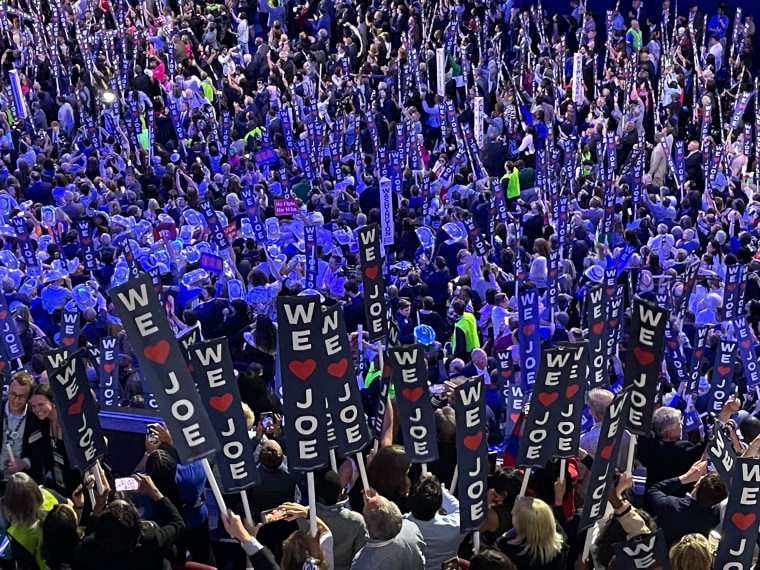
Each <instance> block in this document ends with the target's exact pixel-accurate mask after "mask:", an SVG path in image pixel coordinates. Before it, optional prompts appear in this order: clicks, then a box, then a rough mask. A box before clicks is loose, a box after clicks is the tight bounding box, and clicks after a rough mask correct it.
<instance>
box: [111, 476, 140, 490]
mask: <svg viewBox="0 0 760 570" xmlns="http://www.w3.org/2000/svg"><path fill="white" fill-rule="evenodd" d="M114 485H115V486H116V490H117V491H137V487H139V486H140V484H139V483H138V482H137V479H135V478H134V477H120V478H119V479H116V480H115V481H114Z"/></svg>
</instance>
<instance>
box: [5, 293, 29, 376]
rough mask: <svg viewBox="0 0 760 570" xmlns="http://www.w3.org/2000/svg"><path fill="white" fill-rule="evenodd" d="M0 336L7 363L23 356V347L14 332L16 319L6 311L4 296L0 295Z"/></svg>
mask: <svg viewBox="0 0 760 570" xmlns="http://www.w3.org/2000/svg"><path fill="white" fill-rule="evenodd" d="M0 334H1V335H2V344H3V350H4V351H5V356H6V357H8V360H9V361H13V360H16V359H17V358H21V357H22V356H24V347H23V346H22V345H21V339H19V337H18V331H17V330H16V319H14V318H13V315H11V312H10V311H9V310H8V304H7V303H6V301H5V295H0Z"/></svg>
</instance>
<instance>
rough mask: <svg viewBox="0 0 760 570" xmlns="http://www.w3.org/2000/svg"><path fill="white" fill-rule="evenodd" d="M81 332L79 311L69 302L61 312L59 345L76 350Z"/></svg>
mask: <svg viewBox="0 0 760 570" xmlns="http://www.w3.org/2000/svg"><path fill="white" fill-rule="evenodd" d="M80 330H81V329H80V327H79V309H77V306H76V305H75V304H74V303H73V302H69V303H67V304H66V306H65V307H64V308H63V310H62V311H61V330H60V337H59V342H58V345H59V346H65V347H66V348H70V349H73V350H76V345H77V341H78V340H79V333H80Z"/></svg>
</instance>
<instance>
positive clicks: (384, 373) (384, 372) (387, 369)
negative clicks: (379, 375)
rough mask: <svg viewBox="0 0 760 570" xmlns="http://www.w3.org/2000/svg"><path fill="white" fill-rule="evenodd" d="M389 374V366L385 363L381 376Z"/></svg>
mask: <svg viewBox="0 0 760 570" xmlns="http://www.w3.org/2000/svg"><path fill="white" fill-rule="evenodd" d="M390 375H391V367H390V366H388V365H387V364H386V365H385V366H383V376H390Z"/></svg>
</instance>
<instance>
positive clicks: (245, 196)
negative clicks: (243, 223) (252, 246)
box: [240, 186, 268, 244]
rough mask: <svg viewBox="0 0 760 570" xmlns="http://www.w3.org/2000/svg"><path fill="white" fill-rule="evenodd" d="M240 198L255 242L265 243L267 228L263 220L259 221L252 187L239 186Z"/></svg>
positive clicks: (257, 207) (257, 206)
mask: <svg viewBox="0 0 760 570" xmlns="http://www.w3.org/2000/svg"><path fill="white" fill-rule="evenodd" d="M240 199H241V200H242V201H243V206H244V207H245V213H246V214H248V219H249V220H251V228H252V229H253V235H254V237H255V238H256V242H257V243H259V244H265V243H267V241H268V240H267V229H266V226H265V225H264V222H262V221H261V215H260V213H259V203H258V201H257V200H256V196H255V195H254V194H253V188H250V187H245V186H244V187H243V188H241V189H240Z"/></svg>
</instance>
